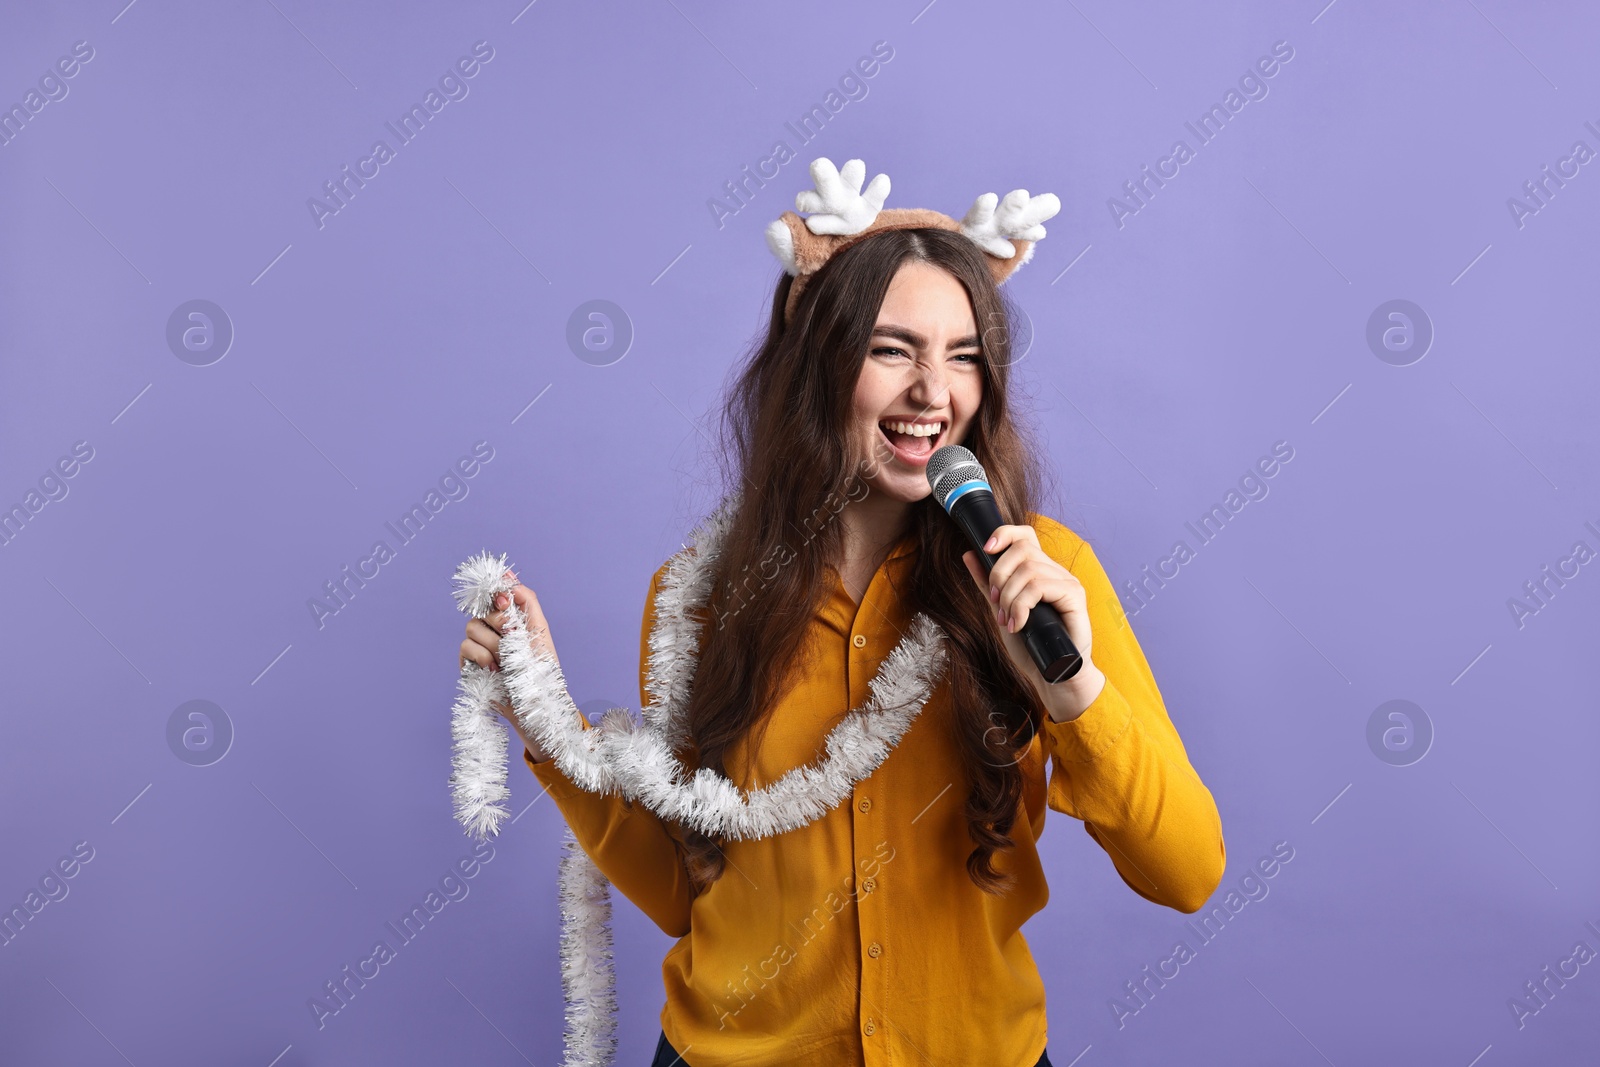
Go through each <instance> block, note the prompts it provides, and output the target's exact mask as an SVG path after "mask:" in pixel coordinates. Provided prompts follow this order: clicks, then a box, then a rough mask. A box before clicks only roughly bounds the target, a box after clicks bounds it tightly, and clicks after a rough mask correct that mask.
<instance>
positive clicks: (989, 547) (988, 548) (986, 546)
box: [983, 535, 998, 552]
mask: <svg viewBox="0 0 1600 1067" xmlns="http://www.w3.org/2000/svg"><path fill="white" fill-rule="evenodd" d="M997 540H998V538H996V537H994V536H993V535H991V536H990V537H989V540H987V541H985V542H984V543H983V550H984V551H985V552H992V551H993V550H994V543H995V541H997Z"/></svg>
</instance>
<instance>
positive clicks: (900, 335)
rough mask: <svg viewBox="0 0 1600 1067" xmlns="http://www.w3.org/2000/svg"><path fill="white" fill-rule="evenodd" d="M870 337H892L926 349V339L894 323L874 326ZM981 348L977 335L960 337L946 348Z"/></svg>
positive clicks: (952, 349)
mask: <svg viewBox="0 0 1600 1067" xmlns="http://www.w3.org/2000/svg"><path fill="white" fill-rule="evenodd" d="M872 336H874V337H893V338H895V339H896V340H900V341H904V342H905V343H906V344H908V345H914V346H915V347H917V348H926V347H928V339H927V338H926V337H923V336H922V335H921V334H920V333H918V332H917V331H915V330H911V329H907V328H906V327H904V326H896V325H895V324H894V323H883V324H882V325H879V326H874V327H873V328H872ZM981 347H982V345H981V344H980V343H979V341H978V337H977V335H976V334H973V335H972V336H969V337H960V338H957V339H956V340H954V341H951V342H950V344H949V346H948V350H949V351H954V350H955V349H957V348H981Z"/></svg>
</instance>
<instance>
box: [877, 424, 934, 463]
mask: <svg viewBox="0 0 1600 1067" xmlns="http://www.w3.org/2000/svg"><path fill="white" fill-rule="evenodd" d="M883 432H884V433H886V434H888V436H889V440H891V441H893V442H894V443H895V446H896V447H898V448H900V449H902V450H903V451H906V452H909V453H911V454H912V455H913V456H922V455H926V454H927V453H929V452H930V451H932V450H933V438H932V437H914V436H912V435H911V434H908V433H900V432H899V431H897V430H890V429H887V428H885V429H884V431H883Z"/></svg>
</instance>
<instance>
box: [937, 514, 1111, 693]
mask: <svg viewBox="0 0 1600 1067" xmlns="http://www.w3.org/2000/svg"><path fill="white" fill-rule="evenodd" d="M984 551H985V552H987V553H988V554H989V555H991V556H998V557H999V558H998V559H996V560H995V564H994V567H993V568H992V569H991V570H989V571H988V572H987V573H985V571H984V567H983V560H982V559H981V558H980V557H979V555H978V553H977V552H974V551H970V550H969V551H967V552H963V553H962V554H961V559H962V561H963V562H964V563H966V565H967V571H968V572H969V573H970V574H971V575H972V580H973V581H974V582H975V583H977V586H978V589H979V591H980V592H982V593H983V595H984V597H985V598H986V599H987V600H988V601H989V604H990V606H991V607H992V608H993V609H994V613H995V624H996V625H997V626H999V627H1000V630H1001V634H1002V640H1003V641H1004V643H1005V646H1006V652H1007V653H1008V654H1009V655H1010V656H1011V661H1012V662H1013V663H1015V664H1016V666H1017V670H1018V671H1019V672H1021V674H1022V676H1023V677H1024V678H1026V679H1028V681H1029V683H1030V684H1032V685H1033V687H1034V689H1035V691H1036V692H1038V694H1039V697H1040V699H1041V700H1042V701H1044V703H1045V706H1046V707H1047V708H1050V709H1051V711H1052V717H1053V718H1056V719H1063V718H1072V717H1075V716H1077V715H1079V714H1081V713H1082V712H1083V710H1084V708H1085V707H1087V706H1088V704H1089V702H1091V701H1092V700H1093V699H1094V697H1095V696H1097V695H1098V693H1099V689H1100V686H1101V684H1103V683H1101V682H1100V671H1099V668H1097V667H1095V665H1094V661H1093V660H1092V659H1091V658H1090V650H1091V649H1092V647H1093V645H1094V634H1093V632H1092V631H1091V629H1090V627H1089V598H1088V594H1087V593H1085V591H1084V588H1083V583H1082V582H1079V581H1078V579H1077V577H1076V576H1074V575H1073V573H1072V572H1071V571H1069V570H1067V569H1066V568H1065V567H1063V566H1062V565H1061V564H1059V563H1057V562H1056V561H1055V560H1053V559H1051V558H1050V557H1049V556H1047V555H1045V552H1044V549H1042V548H1040V547H1039V534H1038V532H1037V531H1036V530H1034V528H1033V527H1032V526H999V527H996V528H995V531H994V534H993V536H992V537H991V538H990V539H989V543H988V544H986V545H985V546H984ZM1039 603H1045V604H1049V605H1050V606H1051V607H1053V608H1055V609H1056V611H1057V612H1058V613H1059V614H1060V615H1061V621H1062V623H1063V624H1064V625H1065V626H1066V628H1067V636H1068V637H1069V638H1071V639H1072V643H1073V644H1074V645H1075V646H1077V649H1078V652H1079V653H1080V654H1081V655H1082V656H1083V666H1082V667H1081V668H1079V670H1078V673H1077V674H1076V675H1074V676H1073V677H1072V678H1071V679H1069V680H1068V681H1066V682H1058V683H1056V684H1054V685H1051V684H1049V683H1047V682H1046V681H1045V680H1044V678H1042V677H1041V676H1040V674H1039V668H1038V667H1037V666H1035V664H1034V662H1033V657H1032V656H1030V655H1029V654H1028V646H1027V643H1026V642H1024V641H1023V639H1022V635H1021V633H1020V631H1021V629H1022V627H1023V624H1024V623H1026V622H1027V621H1028V612H1029V611H1031V610H1032V609H1033V606H1034V605H1035V604H1039ZM1074 683H1075V684H1074ZM1090 689H1092V690H1093V692H1089V691H1088V690H1090Z"/></svg>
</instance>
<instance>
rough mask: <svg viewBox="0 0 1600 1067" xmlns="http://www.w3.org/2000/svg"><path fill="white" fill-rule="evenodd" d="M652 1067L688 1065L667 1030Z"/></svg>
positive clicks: (1039, 1066)
mask: <svg viewBox="0 0 1600 1067" xmlns="http://www.w3.org/2000/svg"><path fill="white" fill-rule="evenodd" d="M650 1067H688V1061H687V1060H685V1059H684V1058H683V1057H682V1056H680V1055H678V1050H677V1049H675V1048H673V1047H672V1046H671V1045H670V1044H669V1043H668V1042H667V1034H666V1031H665V1030H663V1031H662V1032H661V1040H660V1041H657V1042H656V1058H655V1059H653V1060H651V1061H650ZM1033 1067H1052V1065H1051V1063H1050V1050H1049V1049H1045V1050H1044V1051H1043V1052H1041V1053H1039V1062H1038V1063H1036V1064H1034V1065H1033Z"/></svg>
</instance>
